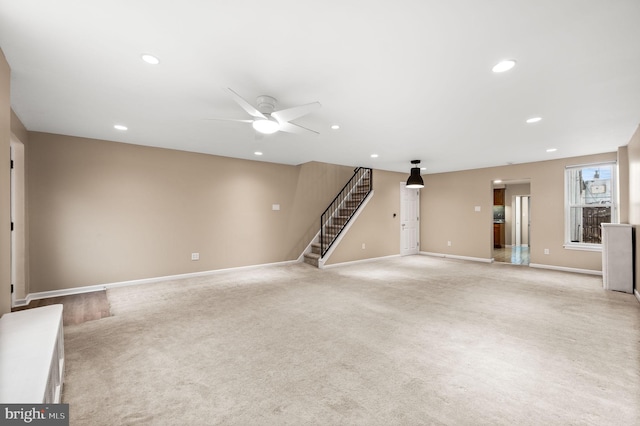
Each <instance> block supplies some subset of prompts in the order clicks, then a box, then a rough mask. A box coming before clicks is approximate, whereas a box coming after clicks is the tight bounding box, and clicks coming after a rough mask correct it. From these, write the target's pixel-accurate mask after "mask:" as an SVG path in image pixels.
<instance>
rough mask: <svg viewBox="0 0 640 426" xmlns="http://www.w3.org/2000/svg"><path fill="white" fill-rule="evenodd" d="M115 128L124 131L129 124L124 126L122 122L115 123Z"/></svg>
mask: <svg viewBox="0 0 640 426" xmlns="http://www.w3.org/2000/svg"><path fill="white" fill-rule="evenodd" d="M113 128H114V129H116V130H122V131H125V130H128V129H129V128H128V127H127V126H123V125H122V124H114V125H113Z"/></svg>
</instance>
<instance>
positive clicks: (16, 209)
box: [10, 135, 27, 307]
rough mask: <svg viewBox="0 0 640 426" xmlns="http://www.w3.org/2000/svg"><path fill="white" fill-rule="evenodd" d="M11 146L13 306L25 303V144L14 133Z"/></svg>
mask: <svg viewBox="0 0 640 426" xmlns="http://www.w3.org/2000/svg"><path fill="white" fill-rule="evenodd" d="M10 148H11V175H10V184H11V201H10V202H11V284H12V290H13V291H12V293H11V306H12V307H14V306H16V304H17V303H18V304H20V303H24V301H25V299H26V297H27V282H26V281H27V280H26V220H25V173H24V170H25V169H24V145H23V144H22V142H20V141H18V140H17V139H16V138H15V137H14V136H13V135H12V136H11V142H10Z"/></svg>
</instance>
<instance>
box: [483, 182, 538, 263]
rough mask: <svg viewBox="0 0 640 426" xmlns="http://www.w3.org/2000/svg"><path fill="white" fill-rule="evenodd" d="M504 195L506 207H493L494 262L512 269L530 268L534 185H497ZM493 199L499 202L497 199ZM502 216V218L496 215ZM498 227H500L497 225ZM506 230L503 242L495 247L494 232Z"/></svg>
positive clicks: (495, 186) (512, 183)
mask: <svg viewBox="0 0 640 426" xmlns="http://www.w3.org/2000/svg"><path fill="white" fill-rule="evenodd" d="M494 189H499V190H500V192H501V194H503V195H504V205H503V207H502V208H497V207H496V206H495V205H494V223H493V226H494V241H493V244H492V245H493V249H492V250H493V251H492V255H493V260H494V261H495V262H500V263H510V264H513V265H529V261H530V256H529V247H530V245H531V195H530V193H531V185H530V182H529V180H518V181H506V182H502V183H501V184H500V185H496V184H495V183H494ZM494 199H496V198H495V197H494ZM496 211H499V212H502V214H501V215H500V216H498V215H496V214H495V212H496ZM498 224H499V225H498ZM496 227H501V228H503V234H502V235H503V239H502V241H500V242H499V243H496V239H495V235H497V234H496V233H495V229H496Z"/></svg>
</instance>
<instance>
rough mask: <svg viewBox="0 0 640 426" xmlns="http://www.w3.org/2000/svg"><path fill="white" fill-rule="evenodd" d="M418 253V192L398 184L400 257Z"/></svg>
mask: <svg viewBox="0 0 640 426" xmlns="http://www.w3.org/2000/svg"><path fill="white" fill-rule="evenodd" d="M419 251H420V190H419V189H407V188H406V183H404V182H402V183H400V255H401V256H407V255H410V254H418V252H419Z"/></svg>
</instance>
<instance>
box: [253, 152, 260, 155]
mask: <svg viewBox="0 0 640 426" xmlns="http://www.w3.org/2000/svg"><path fill="white" fill-rule="evenodd" d="M253 154H254V155H262V153H261V152H260V151H256V152H254V153H253Z"/></svg>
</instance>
